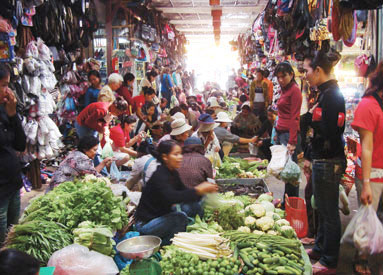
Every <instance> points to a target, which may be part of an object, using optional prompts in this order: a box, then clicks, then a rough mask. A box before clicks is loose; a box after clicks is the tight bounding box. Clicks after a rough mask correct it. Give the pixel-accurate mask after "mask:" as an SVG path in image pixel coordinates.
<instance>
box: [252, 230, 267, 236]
mask: <svg viewBox="0 0 383 275" xmlns="http://www.w3.org/2000/svg"><path fill="white" fill-rule="evenodd" d="M253 234H257V235H263V234H265V232H262V231H259V230H254V231H253Z"/></svg>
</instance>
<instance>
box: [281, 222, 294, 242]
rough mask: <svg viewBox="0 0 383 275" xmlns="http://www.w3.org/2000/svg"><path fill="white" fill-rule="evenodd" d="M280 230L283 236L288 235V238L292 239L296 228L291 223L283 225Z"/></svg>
mask: <svg viewBox="0 0 383 275" xmlns="http://www.w3.org/2000/svg"><path fill="white" fill-rule="evenodd" d="M279 232H280V233H281V234H282V236H283V237H286V238H288V239H292V238H294V237H295V230H294V228H292V227H291V226H290V225H283V226H281V228H280V230H279Z"/></svg>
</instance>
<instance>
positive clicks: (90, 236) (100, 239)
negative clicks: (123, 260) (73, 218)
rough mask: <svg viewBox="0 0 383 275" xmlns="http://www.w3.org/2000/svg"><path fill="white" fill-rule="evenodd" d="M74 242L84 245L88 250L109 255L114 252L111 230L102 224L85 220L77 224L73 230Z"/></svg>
mask: <svg viewBox="0 0 383 275" xmlns="http://www.w3.org/2000/svg"><path fill="white" fill-rule="evenodd" d="M73 234H74V243H77V244H80V245H83V246H86V247H88V248H89V250H94V251H97V252H100V253H102V254H104V255H107V256H111V255H112V254H113V252H114V250H113V245H115V244H116V243H115V242H114V240H113V239H112V238H113V233H112V231H111V230H110V229H109V228H108V227H106V226H103V225H96V224H94V223H92V222H89V221H85V222H82V223H80V224H79V226H78V228H76V229H75V230H73Z"/></svg>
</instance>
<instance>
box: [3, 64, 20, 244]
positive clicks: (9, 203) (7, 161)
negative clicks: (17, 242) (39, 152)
mask: <svg viewBox="0 0 383 275" xmlns="http://www.w3.org/2000/svg"><path fill="white" fill-rule="evenodd" d="M9 81H10V72H9V70H8V68H7V67H6V66H5V65H3V64H0V247H1V246H2V244H3V242H4V240H5V236H6V234H7V230H8V228H9V226H11V225H12V224H16V223H17V222H18V220H19V215H20V188H21V187H22V185H23V181H22V179H21V165H20V162H19V159H18V158H17V156H16V151H19V152H22V151H24V150H25V147H26V136H25V133H24V130H23V127H22V125H21V120H20V118H19V116H18V114H17V112H16V104H17V100H16V97H15V95H14V94H13V92H12V91H11V89H9V88H8V85H9Z"/></svg>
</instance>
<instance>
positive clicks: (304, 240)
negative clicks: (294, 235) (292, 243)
mask: <svg viewBox="0 0 383 275" xmlns="http://www.w3.org/2000/svg"><path fill="white" fill-rule="evenodd" d="M301 243H302V244H303V245H312V244H315V239H313V238H307V237H306V238H302V239H301Z"/></svg>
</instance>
